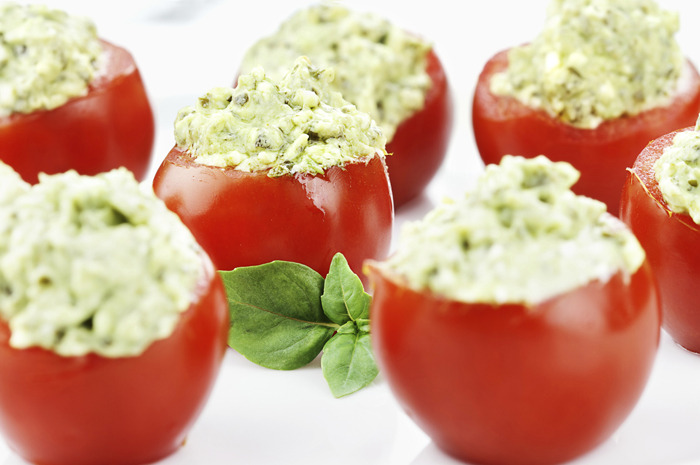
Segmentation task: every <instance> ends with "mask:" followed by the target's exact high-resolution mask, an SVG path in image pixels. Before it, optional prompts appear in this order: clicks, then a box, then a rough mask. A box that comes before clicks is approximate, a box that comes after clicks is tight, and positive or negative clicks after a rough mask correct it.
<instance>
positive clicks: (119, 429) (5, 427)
mask: <svg viewBox="0 0 700 465" xmlns="http://www.w3.org/2000/svg"><path fill="white" fill-rule="evenodd" d="M206 270H207V272H206V276H204V277H203V278H202V280H201V281H200V283H199V285H198V288H197V292H196V296H195V297H194V298H193V303H192V305H191V307H190V308H189V309H188V310H187V311H186V312H185V313H183V314H182V317H181V318H180V321H179V323H178V325H177V327H176V328H175V332H174V333H173V334H172V335H171V336H170V337H168V338H167V339H162V340H159V341H156V342H154V343H153V344H151V345H150V346H149V347H148V348H147V349H146V351H145V352H144V353H143V354H141V355H139V356H137V357H123V358H106V357H101V356H99V355H96V354H88V355H85V356H82V357H62V356H59V355H57V354H56V353H54V352H51V351H48V350H45V349H41V348H29V349H22V350H18V349H15V348H13V347H10V345H9V342H8V340H9V337H10V330H9V328H8V326H7V323H6V322H4V321H2V320H0V379H2V383H0V430H2V433H3V434H4V436H5V438H6V440H7V442H8V444H9V445H10V447H11V448H12V449H13V450H14V451H16V452H17V453H18V454H19V455H20V456H22V457H23V458H24V459H26V460H28V461H30V462H33V463H41V464H42V465H127V464H141V463H151V462H154V461H156V460H158V459H160V458H162V457H164V456H166V455H168V454H170V453H172V452H174V451H175V450H176V449H177V448H178V447H180V446H181V445H182V444H183V443H184V441H185V436H186V434H187V432H188V431H189V429H190V428H191V426H192V424H193V423H194V421H195V419H196V417H197V416H198V415H199V413H200V411H201V410H202V408H203V407H204V404H205V402H206V399H207V398H208V396H209V392H210V390H211V388H212V385H213V383H214V381H215V379H216V376H217V374H218V371H219V367H220V365H221V361H222V359H223V356H224V353H225V351H226V347H227V333H228V328H229V317H228V306H227V302H226V295H225V293H224V289H223V284H222V283H221V280H220V279H219V277H218V275H217V274H216V273H215V272H214V270H213V268H212V266H211V263H210V262H209V261H208V260H207V267H206Z"/></svg>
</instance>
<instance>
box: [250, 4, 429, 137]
mask: <svg viewBox="0 0 700 465" xmlns="http://www.w3.org/2000/svg"><path fill="white" fill-rule="evenodd" d="M430 48H431V46H430V44H428V43H426V42H425V41H423V40H421V39H420V38H418V37H415V36H412V35H410V34H408V33H406V32H405V31H403V30H402V29H400V28H398V27H396V26H394V25H393V24H391V23H390V22H388V21H387V20H385V19H383V18H380V17H378V16H376V15H373V14H368V13H357V12H353V11H350V10H348V9H347V8H345V7H342V6H340V5H335V4H321V5H315V6H311V7H309V8H306V9H303V10H300V11H298V12H296V13H295V14H294V15H293V16H291V17H290V18H289V19H288V20H287V21H285V22H284V23H283V24H281V25H280V27H279V29H278V30H277V32H275V33H274V34H273V35H271V36H269V37H266V38H263V39H261V40H260V41H259V42H258V43H256V44H255V45H253V47H252V48H251V49H250V50H249V51H248V52H247V54H246V56H245V57H244V60H243V64H242V69H243V70H244V71H247V70H248V71H249V70H251V69H253V68H254V67H256V66H262V67H263V68H265V70H266V71H267V72H268V73H269V74H270V76H273V77H276V78H279V77H281V76H282V74H283V73H284V72H285V71H286V69H288V68H289V67H290V66H291V65H292V63H294V60H295V59H296V58H297V57H298V56H300V55H305V56H308V57H309V58H310V59H311V61H312V62H313V63H314V64H316V65H318V66H323V67H328V68H333V69H334V70H335V74H336V79H335V81H334V82H333V83H332V86H333V89H334V90H336V91H338V92H340V93H342V94H343V97H344V98H345V99H346V100H348V101H349V102H351V103H353V104H354V105H356V106H357V108H359V109H360V110H361V111H363V112H366V113H369V114H370V116H372V118H373V119H374V120H375V121H376V122H377V124H378V125H379V126H380V127H381V128H382V131H383V132H384V134H385V135H386V137H387V140H391V139H392V138H393V137H394V133H395V132H396V128H397V127H398V125H399V124H400V123H401V122H402V121H404V120H405V119H406V118H408V117H409V116H411V115H412V114H413V113H415V112H416V111H418V110H420V109H422V108H423V106H424V104H425V96H426V94H427V91H428V89H429V88H430V85H431V81H430V77H429V76H428V74H427V72H426V57H427V54H428V52H429V51H430Z"/></svg>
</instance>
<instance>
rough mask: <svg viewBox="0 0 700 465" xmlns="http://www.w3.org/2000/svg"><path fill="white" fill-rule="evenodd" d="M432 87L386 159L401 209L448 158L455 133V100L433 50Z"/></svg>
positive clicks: (391, 143) (402, 127)
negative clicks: (423, 103)
mask: <svg viewBox="0 0 700 465" xmlns="http://www.w3.org/2000/svg"><path fill="white" fill-rule="evenodd" d="M427 61H428V63H427V71H428V75H429V76H430V79H431V81H432V86H431V88H430V90H429V91H428V94H427V95H426V97H425V106H424V107H423V108H422V109H421V110H419V111H417V112H416V113H414V114H413V115H411V116H410V117H408V118H407V119H406V120H404V121H403V122H402V123H401V124H400V125H399V127H398V128H397V129H396V133H395V134H394V137H393V139H392V140H391V141H389V142H388V143H387V146H386V150H387V152H389V153H391V154H393V155H391V156H389V157H387V159H386V165H387V167H388V168H389V176H390V178H391V190H392V192H393V194H394V205H395V206H396V208H399V207H400V206H401V205H403V204H405V203H406V202H408V201H409V200H411V199H413V198H415V197H416V196H417V195H418V194H420V193H421V192H423V190H424V189H425V187H426V186H427V185H428V183H429V182H430V180H431V179H432V178H433V176H435V173H437V170H438V169H439V168H440V165H441V164H442V161H443V160H444V159H445V154H446V153H447V147H448V145H449V140H450V133H451V132H452V98H451V95H450V88H449V85H448V83H447V76H446V75H445V70H444V69H443V67H442V64H441V63H440V60H439V59H438V57H437V55H436V54H435V52H434V51H433V50H431V51H430V53H429V54H428V57H427Z"/></svg>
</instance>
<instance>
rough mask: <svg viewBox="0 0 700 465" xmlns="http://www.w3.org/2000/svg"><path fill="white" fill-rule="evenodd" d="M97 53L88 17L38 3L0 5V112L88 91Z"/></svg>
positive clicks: (49, 104) (45, 105)
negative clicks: (74, 15) (75, 15)
mask: <svg viewBox="0 0 700 465" xmlns="http://www.w3.org/2000/svg"><path fill="white" fill-rule="evenodd" d="M101 56H102V45H101V44H100V41H99V39H98V37H97V30H96V28H95V25H94V24H93V23H92V22H91V21H90V20H88V19H86V18H80V17H73V16H69V15H68V14H66V13H64V12H63V11H59V10H51V9H49V8H47V7H45V6H41V5H19V4H16V3H5V4H2V5H0V116H7V115H10V114H12V113H30V112H32V111H35V110H40V109H46V110H50V109H52V108H56V107H59V106H61V105H63V104H64V103H66V102H67V101H68V100H69V99H71V98H73V97H78V96H82V95H85V94H87V91H88V85H89V83H90V82H91V81H92V79H93V78H94V77H95V74H96V73H97V70H98V69H99V66H100V57H101Z"/></svg>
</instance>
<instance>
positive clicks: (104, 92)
mask: <svg viewBox="0 0 700 465" xmlns="http://www.w3.org/2000/svg"><path fill="white" fill-rule="evenodd" d="M102 44H103V47H104V50H105V53H106V55H107V56H108V59H107V60H106V62H107V63H106V65H105V70H104V75H101V76H99V77H97V78H96V79H95V80H94V82H93V83H92V84H91V85H90V88H89V91H88V94H87V95H85V96H82V97H76V98H73V99H71V100H69V101H68V102H66V103H65V104H64V105H62V106H60V107H57V108H54V109H52V110H37V111H34V112H32V113H27V114H24V113H15V114H12V115H10V116H7V117H3V118H0V159H2V161H4V162H5V163H7V164H9V165H10V166H12V167H13V168H14V169H15V171H17V172H18V173H19V174H20V175H21V176H22V178H23V179H24V180H25V181H27V182H30V183H32V184H34V183H36V182H37V175H38V173H40V172H45V173H49V174H55V173H62V172H64V171H67V170H69V169H75V170H76V171H78V173H80V174H88V175H94V174H97V173H100V172H104V171H109V170H111V169H113V168H118V167H120V166H125V167H126V168H128V169H129V170H130V171H132V172H133V173H134V175H135V176H136V178H137V179H139V180H142V179H144V178H145V176H146V174H147V171H148V168H149V164H150V159H151V151H152V149H153V141H154V134H155V121H154V118H153V111H152V109H151V106H150V103H149V101H148V96H147V95H146V90H145V88H144V85H143V81H142V80H141V75H140V74H139V71H138V69H137V68H136V64H135V62H134V60H133V58H132V56H131V55H130V54H129V52H127V51H126V50H125V49H123V48H120V47H117V46H115V45H112V44H110V43H108V42H105V41H102Z"/></svg>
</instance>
